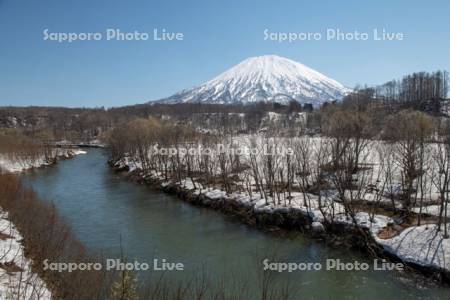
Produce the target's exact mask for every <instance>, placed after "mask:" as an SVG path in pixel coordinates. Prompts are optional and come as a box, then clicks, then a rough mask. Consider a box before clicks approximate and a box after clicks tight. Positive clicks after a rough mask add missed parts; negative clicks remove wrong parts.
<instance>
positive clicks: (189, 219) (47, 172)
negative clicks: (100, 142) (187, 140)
mask: <svg viewBox="0 0 450 300" xmlns="http://www.w3.org/2000/svg"><path fill="white" fill-rule="evenodd" d="M106 160H107V157H106V155H105V153H104V151H103V150H101V149H89V150H88V154H87V155H80V156H77V157H75V158H74V159H70V160H65V161H61V162H60V163H58V164H57V165H55V166H52V167H48V168H44V169H38V170H36V171H33V172H28V173H25V174H24V175H23V179H24V182H25V183H26V184H28V185H31V186H32V187H33V188H34V189H35V190H36V191H37V192H38V194H39V195H40V196H41V197H43V198H45V199H46V201H52V202H53V203H54V204H55V205H56V207H57V208H58V210H59V211H60V213H61V215H62V216H63V217H64V218H65V219H66V220H67V221H68V222H69V223H70V225H71V226H72V228H73V231H74V233H75V234H76V235H77V237H78V238H79V239H80V240H81V241H82V242H83V243H84V244H85V245H86V246H87V248H88V249H89V250H92V251H102V253H104V255H105V256H106V257H119V255H120V252H121V247H122V249H123V252H124V253H126V255H127V257H128V258H129V260H130V259H132V260H136V261H140V262H148V263H150V262H153V259H154V258H157V259H160V260H161V259H166V260H167V261H171V262H181V263H183V264H184V266H185V271H171V272H168V273H167V274H168V276H173V277H174V278H178V277H183V276H191V274H192V273H194V272H198V271H199V270H201V269H206V270H208V273H210V274H212V276H217V277H218V278H219V277H223V278H225V277H227V276H230V274H232V275H231V276H233V279H234V280H237V281H249V282H250V284H249V288H256V277H257V276H256V275H255V274H256V273H257V271H258V270H260V269H262V268H263V264H262V262H261V259H262V258H264V257H265V256H264V255H266V256H267V257H268V258H270V257H272V256H269V255H272V254H273V253H274V252H276V255H277V259H276V260H277V261H283V262H297V263H306V262H321V263H323V269H322V270H319V271H303V272H300V271H296V272H292V273H281V274H279V273H276V274H275V276H276V277H277V278H278V280H289V281H290V282H291V284H292V286H294V288H295V289H296V290H297V291H298V292H297V293H298V294H299V295H301V298H302V299H331V298H333V299H363V298H364V299H411V298H413V299H418V298H423V299H449V298H450V291H449V290H448V289H446V288H442V287H438V286H427V287H424V286H421V287H418V286H417V285H416V284H414V280H412V279H411V277H410V276H407V275H405V274H401V273H399V272H392V271H374V270H372V268H371V269H370V270H368V271H326V270H324V268H325V261H326V259H329V258H333V259H340V260H341V261H342V262H352V261H355V260H356V261H359V262H367V263H369V264H370V265H372V260H371V259H368V258H366V257H365V256H364V255H363V254H361V253H358V252H351V251H348V250H339V249H336V248H330V247H327V246H325V245H324V244H323V243H321V242H318V241H315V240H312V239H310V238H307V237H303V236H302V235H301V234H296V233H292V234H284V235H282V236H279V235H275V234H271V233H265V232H262V231H260V230H257V229H255V228H250V227H248V226H246V225H244V224H242V223H240V222H239V221H237V220H234V219H233V218H232V217H229V216H225V215H223V214H221V213H219V212H216V211H213V210H211V209H206V208H200V207H196V206H192V205H190V204H187V203H185V202H183V201H181V200H179V199H177V198H176V197H174V196H172V195H167V194H165V193H163V192H160V191H155V190H153V189H151V188H149V187H146V186H143V185H138V184H136V183H132V182H129V181H127V180H126V179H124V178H123V177H122V176H120V175H118V174H116V173H114V172H113V171H112V170H111V169H110V168H109V166H108V165H107V164H106ZM188 274H189V275H188Z"/></svg>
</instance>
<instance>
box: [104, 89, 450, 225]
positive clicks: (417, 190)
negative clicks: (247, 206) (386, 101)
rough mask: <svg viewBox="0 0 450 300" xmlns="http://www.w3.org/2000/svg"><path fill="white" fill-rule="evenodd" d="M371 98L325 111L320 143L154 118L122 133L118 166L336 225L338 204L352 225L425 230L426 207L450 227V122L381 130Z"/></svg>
mask: <svg viewBox="0 0 450 300" xmlns="http://www.w3.org/2000/svg"><path fill="white" fill-rule="evenodd" d="M365 99H367V98H366V97H361V98H358V97H357V96H354V98H353V101H352V102H345V104H343V105H334V106H329V107H328V108H326V109H324V110H323V111H322V112H321V114H322V116H321V119H322V121H321V131H322V135H321V136H308V135H301V136H298V134H296V135H295V136H281V135H279V134H278V135H277V130H276V128H272V129H271V130H269V131H267V132H265V133H260V134H256V135H244V136H242V135H240V136H234V135H232V134H229V132H228V131H226V130H224V131H223V132H218V133H215V134H203V133H199V132H198V131H194V130H192V129H190V128H189V127H187V126H183V127H182V126H180V125H179V124H177V125H174V124H172V123H170V122H167V121H161V120H159V119H156V118H150V119H136V120H133V121H131V122H129V123H127V124H126V125H124V126H121V127H119V128H115V129H114V130H113V131H112V132H111V133H110V135H109V145H110V149H111V155H112V158H113V160H116V161H117V160H118V159H121V158H124V157H127V159H128V160H130V161H133V162H134V163H135V165H136V166H138V167H139V168H140V169H141V170H142V172H143V174H144V175H146V174H158V175H160V176H162V177H163V178H164V179H165V180H174V181H184V182H186V179H188V180H189V182H191V183H192V185H193V186H194V188H198V189H200V190H202V189H203V190H204V189H208V188H219V189H222V190H224V191H226V192H227V193H228V194H231V193H234V192H241V193H242V192H246V193H247V194H249V195H250V196H251V197H252V196H255V195H258V196H259V197H260V198H261V199H264V200H265V202H266V204H267V205H269V204H270V205H276V206H280V205H284V206H287V205H292V201H293V200H294V199H297V200H295V201H298V197H299V194H301V195H302V196H301V197H300V198H301V199H302V200H301V202H302V205H303V206H305V207H309V208H318V209H320V210H323V211H324V215H326V216H330V215H331V218H332V217H333V216H334V214H335V213H336V211H338V210H339V209H340V208H339V206H340V207H343V209H344V212H345V213H346V214H348V215H349V216H350V217H352V218H354V217H355V215H356V213H357V212H358V211H361V210H362V209H364V210H366V211H367V210H370V212H371V213H372V215H373V214H374V213H375V211H377V210H378V208H379V207H382V208H384V209H387V210H392V211H394V213H398V214H400V215H402V216H404V217H405V218H406V219H408V218H409V217H410V216H411V215H413V216H417V223H418V224H421V223H422V222H423V220H422V217H421V216H422V214H423V213H425V212H426V211H425V210H424V209H423V208H424V207H425V206H429V205H438V206H439V213H438V214H437V216H436V218H437V222H438V223H439V224H441V223H443V224H446V222H447V215H446V214H447V202H448V184H449V175H448V172H449V170H448V160H449V158H448V153H449V150H450V131H449V125H448V122H446V121H445V120H441V119H438V118H434V117H432V116H430V115H427V114H425V113H422V112H419V111H410V110H403V111H400V112H399V113H396V114H393V115H390V116H387V117H384V120H383V122H382V123H381V125H380V123H379V120H378V119H377V116H378V115H377V113H376V112H375V109H376V108H374V107H372V106H370V105H362V103H364V101H365ZM299 130H300V129H299ZM218 145H221V147H222V148H221V150H224V149H226V151H220V150H218V148H217V147H218ZM168 149H169V150H168ZM189 149H190V150H196V151H192V152H191V151H187V150H189ZM204 149H212V150H213V151H212V152H210V151H200V150H204ZM245 149H246V150H249V151H247V152H245V151H242V150H245ZM286 150H289V151H286ZM171 151H173V152H171ZM240 151H241V152H240ZM287 152H289V153H288V154H287ZM330 195H332V196H330ZM331 200H333V201H331ZM335 202H338V203H339V205H338V206H335ZM367 203H369V204H370V205H369V206H370V209H368V208H367V207H365V206H367ZM413 219H414V220H416V218H413ZM444 228H446V226H444Z"/></svg>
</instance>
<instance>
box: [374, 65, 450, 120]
mask: <svg viewBox="0 0 450 300" xmlns="http://www.w3.org/2000/svg"><path fill="white" fill-rule="evenodd" d="M448 87H449V81H448V72H446V71H436V72H432V73H427V72H419V73H413V74H410V75H407V76H405V77H403V78H402V79H400V80H392V81H389V82H387V83H385V84H384V85H381V86H379V87H377V88H376V89H375V97H376V98H379V99H382V100H384V101H387V102H388V104H390V105H396V106H398V107H399V108H400V109H407V108H410V109H415V110H421V111H427V112H432V113H439V112H440V109H441V101H442V100H444V99H446V98H447V97H448Z"/></svg>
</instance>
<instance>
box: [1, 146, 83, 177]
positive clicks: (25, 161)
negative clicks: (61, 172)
mask: <svg viewBox="0 0 450 300" xmlns="http://www.w3.org/2000/svg"><path fill="white" fill-rule="evenodd" d="M86 153H87V152H86V151H84V150H81V149H77V148H55V149H53V150H52V154H51V155H50V157H46V156H45V155H40V156H37V157H35V156H31V157H27V156H17V155H7V154H0V171H2V170H3V172H6V173H19V172H22V171H25V170H30V169H36V168H41V167H45V166H51V165H53V164H55V163H57V162H58V160H61V159H69V158H73V157H74V156H77V155H81V154H86Z"/></svg>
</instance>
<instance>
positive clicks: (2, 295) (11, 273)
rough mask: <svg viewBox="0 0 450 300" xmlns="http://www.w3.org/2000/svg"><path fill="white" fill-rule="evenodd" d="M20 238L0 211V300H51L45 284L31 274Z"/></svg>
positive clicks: (30, 263) (29, 262) (12, 225)
mask: <svg viewBox="0 0 450 300" xmlns="http://www.w3.org/2000/svg"><path fill="white" fill-rule="evenodd" d="M21 241H22V236H21V235H20V233H19V232H18V231H17V229H16V228H15V226H14V224H12V223H11V222H10V221H9V219H8V213H6V212H4V211H3V210H1V209H0V299H27V300H28V299H51V298H52V295H51V292H50V291H49V289H48V288H47V285H46V284H45V282H44V281H43V280H42V279H41V278H39V276H38V275H37V274H35V273H34V272H32V270H31V265H32V262H31V261H30V260H29V259H27V258H26V257H25V254H24V247H23V245H22V244H21Z"/></svg>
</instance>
